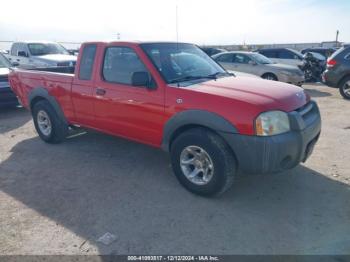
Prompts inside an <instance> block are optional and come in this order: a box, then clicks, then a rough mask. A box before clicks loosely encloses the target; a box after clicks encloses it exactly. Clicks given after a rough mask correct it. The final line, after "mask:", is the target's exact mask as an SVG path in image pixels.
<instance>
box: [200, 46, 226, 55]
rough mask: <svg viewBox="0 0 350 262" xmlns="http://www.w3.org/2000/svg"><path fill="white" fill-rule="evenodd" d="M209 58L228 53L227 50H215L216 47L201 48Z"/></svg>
mask: <svg viewBox="0 0 350 262" xmlns="http://www.w3.org/2000/svg"><path fill="white" fill-rule="evenodd" d="M201 49H202V50H203V51H204V52H205V53H206V54H207V55H208V56H213V55H216V54H219V53H223V52H227V50H225V49H222V48H214V47H202V48H201Z"/></svg>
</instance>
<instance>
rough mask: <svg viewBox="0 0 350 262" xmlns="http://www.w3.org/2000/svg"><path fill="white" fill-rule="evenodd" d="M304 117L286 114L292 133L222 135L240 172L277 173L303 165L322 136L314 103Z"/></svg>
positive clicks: (292, 113) (295, 112)
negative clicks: (261, 135)
mask: <svg viewBox="0 0 350 262" xmlns="http://www.w3.org/2000/svg"><path fill="white" fill-rule="evenodd" d="M309 104H310V105H311V106H312V112H309V114H310V115H309V116H307V117H305V119H304V117H303V116H302V115H301V114H300V112H298V111H294V112H291V113H290V114H289V118H290V123H291V129H292V130H291V131H290V132H288V133H284V134H280V135H275V136H270V137H259V136H246V135H240V134H227V133H223V134H222V136H223V137H224V138H225V139H226V141H227V142H228V143H229V145H230V146H231V148H232V149H233V151H234V153H235V155H236V158H237V161H238V166H239V169H240V170H242V171H243V172H244V173H252V174H264V173H274V172H280V171H283V170H286V169H290V168H293V167H295V166H296V165H298V164H299V163H300V162H305V161H306V159H307V158H308V157H309V156H310V154H311V153H312V150H313V147H314V145H315V144H316V142H317V140H318V138H319V135H320V132H321V117H320V113H319V110H318V107H317V105H316V103H314V102H311V103H309Z"/></svg>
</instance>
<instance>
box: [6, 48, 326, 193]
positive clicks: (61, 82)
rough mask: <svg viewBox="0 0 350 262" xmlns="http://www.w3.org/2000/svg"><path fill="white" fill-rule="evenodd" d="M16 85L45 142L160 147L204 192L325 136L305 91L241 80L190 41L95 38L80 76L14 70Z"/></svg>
mask: <svg viewBox="0 0 350 262" xmlns="http://www.w3.org/2000/svg"><path fill="white" fill-rule="evenodd" d="M57 71H58V70H57ZM9 79H10V84H11V87H12V89H13V91H14V92H15V93H16V94H17V96H18V97H19V100H20V101H21V103H22V105H23V106H25V107H26V108H28V109H29V110H30V111H31V112H32V115H33V119H34V124H35V128H36V130H37V132H38V133H39V136H40V137H41V138H42V139H43V140H44V141H46V142H48V143H58V142H61V141H63V140H64V139H65V137H66V135H67V132H68V128H69V127H70V126H74V125H79V126H83V127H87V128H92V129H95V130H99V131H101V132H104V133H108V134H112V135H116V136H120V137H124V138H127V139H131V140H135V141H138V142H141V143H145V144H149V145H152V146H155V147H159V148H162V149H163V150H164V151H167V152H170V155H171V163H172V167H173V170H174V173H175V175H176V176H177V178H178V180H179V181H180V183H181V184H182V185H183V186H184V187H186V188H187V189H188V190H190V191H191V192H194V193H197V194H201V195H207V196H209V195H214V194H218V193H222V192H224V191H225V190H226V189H228V188H229V186H230V185H231V184H232V183H233V181H234V177H235V174H236V173H237V170H238V169H239V170H241V171H243V172H244V173H268V172H278V171H282V170H285V169H289V168H292V167H294V166H296V165H298V164H299V163H300V162H302V161H305V160H306V159H307V158H308V156H309V155H310V154H311V152H312V149H313V147H314V145H315V143H316V141H317V139H318V137H319V134H320V130H321V118H320V113H319V109H318V107H317V105H316V103H315V102H314V101H312V100H310V97H309V96H308V95H307V94H306V93H305V92H304V90H303V89H302V88H299V87H296V86H293V85H289V84H285V83H280V82H275V81H268V80H263V79H261V80H260V79H256V78H249V77H243V76H242V77H240V76H239V77H236V76H234V75H233V74H230V73H228V72H227V71H225V70H224V69H223V68H222V67H221V66H220V65H218V64H217V63H216V62H215V61H213V60H212V59H211V58H210V57H209V56H207V55H206V54H205V53H204V52H203V51H201V49H199V48H198V47H197V46H195V45H192V44H187V43H147V42H144V43H143V42H111V43H105V42H89V43H85V44H83V45H82V47H81V50H80V53H79V57H78V62H77V65H76V68H75V72H74V74H69V73H58V72H43V71H29V70H20V69H14V70H13V71H12V72H11V73H10V76H9Z"/></svg>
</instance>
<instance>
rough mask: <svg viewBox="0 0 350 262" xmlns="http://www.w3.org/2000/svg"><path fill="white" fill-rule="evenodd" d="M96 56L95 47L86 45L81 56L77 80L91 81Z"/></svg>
mask: <svg viewBox="0 0 350 262" xmlns="http://www.w3.org/2000/svg"><path fill="white" fill-rule="evenodd" d="M95 55H96V45H86V46H85V47H84V50H83V54H82V56H81V61H80V68H79V79H81V80H91V75H92V68H93V66H94V61H95Z"/></svg>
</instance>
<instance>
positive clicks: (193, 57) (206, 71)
mask: <svg viewBox="0 0 350 262" xmlns="http://www.w3.org/2000/svg"><path fill="white" fill-rule="evenodd" d="M141 47H142V49H143V50H144V51H145V52H146V54H147V55H148V57H149V58H150V59H151V60H152V62H153V64H154V65H155V66H156V67H157V69H158V71H159V72H160V74H161V75H162V76H163V78H164V80H165V81H166V82H167V83H179V82H183V81H191V80H200V79H210V78H217V77H223V76H229V75H230V74H229V73H227V72H226V71H225V70H224V69H223V68H222V67H221V66H220V65H218V64H217V63H216V62H215V61H214V60H213V59H211V58H210V57H209V56H208V55H207V54H206V53H204V52H203V51H202V50H201V49H200V48H198V47H197V46H195V45H192V44H184V43H149V44H141Z"/></svg>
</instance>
